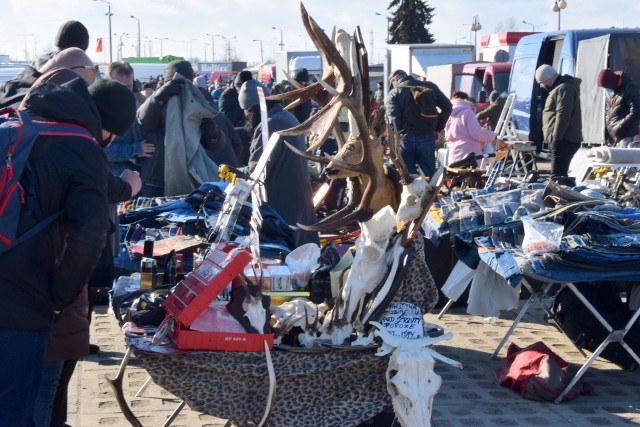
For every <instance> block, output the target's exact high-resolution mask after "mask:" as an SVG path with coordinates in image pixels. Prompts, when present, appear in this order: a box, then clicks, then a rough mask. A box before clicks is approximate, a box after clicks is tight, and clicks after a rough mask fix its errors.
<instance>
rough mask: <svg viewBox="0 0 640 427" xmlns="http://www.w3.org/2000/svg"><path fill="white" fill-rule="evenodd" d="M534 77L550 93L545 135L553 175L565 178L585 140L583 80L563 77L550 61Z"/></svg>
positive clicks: (547, 101) (545, 105) (544, 114)
mask: <svg viewBox="0 0 640 427" xmlns="http://www.w3.org/2000/svg"><path fill="white" fill-rule="evenodd" d="M535 78H536V81H537V82H538V84H539V85H540V88H542V89H543V90H546V91H548V92H549V93H548V94H547V98H546V100H545V103H544V108H543V110H542V134H543V137H544V142H545V143H547V144H548V145H549V149H550V150H551V176H552V177H555V178H557V177H566V176H567V174H568V173H569V165H570V164H571V159H572V158H573V156H574V155H575V154H576V153H577V152H578V149H580V143H581V142H582V116H581V112H580V111H581V110H580V83H581V80H580V79H578V78H576V77H571V76H569V75H566V74H565V75H562V76H560V75H558V72H557V71H556V70H555V69H554V68H553V67H552V66H550V65H548V64H542V65H541V66H540V67H538V69H537V70H536V73H535Z"/></svg>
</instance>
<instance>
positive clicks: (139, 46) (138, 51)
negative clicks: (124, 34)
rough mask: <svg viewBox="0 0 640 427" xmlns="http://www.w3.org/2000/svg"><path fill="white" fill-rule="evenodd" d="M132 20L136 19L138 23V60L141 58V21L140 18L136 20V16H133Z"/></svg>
mask: <svg viewBox="0 0 640 427" xmlns="http://www.w3.org/2000/svg"><path fill="white" fill-rule="evenodd" d="M131 18H133V19H135V20H136V21H138V58H140V46H141V44H140V20H139V19H138V18H136V17H135V16H133V15H131Z"/></svg>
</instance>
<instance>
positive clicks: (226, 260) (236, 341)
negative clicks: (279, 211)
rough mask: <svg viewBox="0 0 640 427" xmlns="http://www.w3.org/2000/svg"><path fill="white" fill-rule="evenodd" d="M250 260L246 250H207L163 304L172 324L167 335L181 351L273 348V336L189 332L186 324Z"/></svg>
mask: <svg viewBox="0 0 640 427" xmlns="http://www.w3.org/2000/svg"><path fill="white" fill-rule="evenodd" d="M250 261H251V254H250V253H249V251H248V250H246V249H240V248H236V247H235V246H233V245H220V246H218V248H216V249H212V250H211V251H209V254H208V255H207V256H206V258H205V259H204V261H203V262H202V264H201V265H200V266H199V267H198V269H197V270H195V271H194V272H193V273H191V274H189V275H188V276H187V277H186V278H185V279H184V280H183V281H182V282H180V283H179V284H178V285H177V286H176V287H175V289H174V290H173V292H172V293H171V294H169V296H168V297H167V300H166V302H165V307H166V309H167V312H168V313H170V314H172V315H173V317H174V320H175V325H174V327H173V328H172V330H171V331H170V336H171V338H172V339H173V341H174V342H175V343H176V345H177V346H178V348H180V349H183V350H187V349H188V350H225V351H264V341H265V340H266V341H267V343H268V344H269V348H273V335H272V334H238V333H226V332H201V331H192V330H190V329H189V325H191V323H193V321H194V320H195V319H196V318H197V317H198V316H199V315H200V313H202V311H203V310H204V309H205V308H206V307H207V306H208V305H209V304H211V301H213V300H214V299H215V298H216V297H217V296H218V295H219V294H220V292H222V290H223V289H224V288H225V287H226V286H227V285H228V284H229V283H231V281H232V280H233V279H234V278H235V277H236V276H237V275H238V274H240V273H241V272H242V271H243V270H244V267H245V266H247V265H248V264H249V262H250Z"/></svg>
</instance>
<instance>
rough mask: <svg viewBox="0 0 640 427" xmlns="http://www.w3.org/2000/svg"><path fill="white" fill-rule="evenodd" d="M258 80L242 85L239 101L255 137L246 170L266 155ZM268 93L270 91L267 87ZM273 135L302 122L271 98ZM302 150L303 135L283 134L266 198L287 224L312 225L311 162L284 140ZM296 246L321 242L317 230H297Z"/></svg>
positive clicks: (269, 174)
mask: <svg viewBox="0 0 640 427" xmlns="http://www.w3.org/2000/svg"><path fill="white" fill-rule="evenodd" d="M258 85H260V83H258V82H257V81H256V80H253V79H251V80H248V81H246V82H245V83H244V84H243V85H242V87H241V88H240V92H239V94H238V101H239V102H240V106H241V107H242V109H243V110H244V114H245V118H246V120H245V128H246V129H247V132H248V133H249V134H250V135H253V136H252V139H251V150H250V154H249V165H248V166H247V167H246V168H245V171H246V172H249V173H251V172H253V170H254V169H255V167H256V165H257V164H258V160H259V159H260V156H261V155H262V149H263V147H262V128H261V126H260V123H261V115H260V105H259V98H258ZM263 90H264V91H265V95H269V91H268V89H266V88H263ZM267 110H268V113H267V114H268V122H267V123H268V126H269V137H271V135H273V133H274V132H278V131H281V130H284V129H290V128H292V127H294V126H296V125H298V124H299V122H298V120H296V118H295V116H294V115H293V114H291V113H290V112H288V111H286V110H285V109H284V108H283V106H282V103H281V102H280V101H272V100H267ZM285 139H286V141H287V142H288V143H289V144H291V145H293V146H294V147H296V148H297V149H298V150H300V151H305V150H306V144H305V140H304V137H303V136H302V135H296V136H286V137H283V136H280V137H279V141H278V142H277V145H276V147H275V149H274V150H273V152H272V153H271V157H270V160H269V162H268V163H267V166H266V179H265V183H264V187H265V191H266V201H267V203H269V205H270V206H271V207H272V208H273V209H274V210H275V211H276V212H278V214H279V215H280V216H281V217H282V219H284V220H285V221H286V222H287V224H289V225H295V224H298V223H300V224H304V225H310V224H314V223H315V222H316V213H315V209H314V207H313V193H312V191H311V177H310V175H309V167H308V165H307V161H306V160H305V159H303V158H302V157H300V156H298V155H297V154H295V153H294V152H293V151H291V150H290V149H289V148H288V147H287V146H286V145H285V144H284V140H285ZM294 239H295V246H296V247H298V246H300V245H303V244H305V243H316V244H318V243H319V238H318V234H317V233H306V232H295V233H294Z"/></svg>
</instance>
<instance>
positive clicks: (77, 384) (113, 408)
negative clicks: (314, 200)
mask: <svg viewBox="0 0 640 427" xmlns="http://www.w3.org/2000/svg"><path fill="white" fill-rule="evenodd" d="M530 313H531V314H528V315H526V316H525V317H524V319H523V321H522V323H521V325H520V326H519V327H518V328H517V329H516V331H515V333H514V334H513V336H512V339H511V340H510V342H515V343H516V344H517V345H519V346H520V347H524V346H527V345H529V344H532V343H534V342H536V341H543V342H544V343H545V344H547V345H548V346H549V347H550V348H551V349H552V350H554V351H555V352H556V353H558V354H559V355H560V356H561V357H562V358H564V359H565V360H567V361H568V362H569V363H571V364H572V366H574V367H576V369H577V367H579V366H580V365H581V364H582V363H583V362H584V361H585V360H586V359H585V358H584V357H583V356H582V355H581V354H580V353H579V352H578V351H577V350H576V349H575V347H573V345H572V344H571V342H570V341H569V340H568V339H567V338H566V337H565V336H564V335H562V334H561V333H559V332H558V331H557V330H556V329H555V328H554V327H553V326H552V325H549V324H546V323H545V322H544V319H543V313H542V311H541V310H538V309H531V310H530ZM501 317H504V319H500V320H498V321H497V322H496V323H495V324H490V323H488V322H485V321H484V319H483V318H481V317H478V316H471V315H468V314H466V313H465V309H464V308H454V309H451V310H450V311H449V313H447V314H446V315H445V316H444V317H443V318H442V319H441V320H437V319H436V317H435V315H431V314H429V315H427V316H426V321H427V322H430V323H437V324H439V325H441V326H443V327H444V328H445V330H446V331H447V332H452V333H453V335H454V337H453V339H452V340H451V341H442V342H440V343H438V344H436V349H437V350H438V351H439V352H440V353H441V354H443V355H445V356H447V357H450V358H452V359H455V360H458V361H460V362H462V364H463V365H464V369H462V370H459V369H455V368H453V367H451V366H448V365H445V364H443V363H441V362H438V363H436V368H435V370H436V372H437V373H438V374H439V375H440V376H441V377H442V387H441V389H440V392H439V393H438V395H437V396H436V397H435V400H434V403H433V414H432V425H433V426H435V427H449V426H451V427H453V426H464V427H475V426H500V425H502V426H510V427H512V426H617V425H635V424H640V372H627V371H623V370H621V369H620V368H618V367H617V366H615V365H613V364H611V363H608V362H606V361H599V360H598V361H596V362H595V363H594V365H592V367H591V368H590V369H589V370H588V371H587V373H586V374H585V376H584V377H583V378H584V380H585V381H588V382H589V383H591V384H592V385H593V387H594V388H595V391H596V394H595V395H593V396H580V397H578V398H577V399H575V400H573V401H570V402H564V403H562V404H560V405H556V404H553V403H542V402H536V401H532V400H525V399H522V398H521V397H520V396H519V395H518V394H516V393H514V392H512V391H511V390H510V389H507V388H504V387H502V386H500V385H499V384H497V383H496V381H495V380H494V373H495V371H496V369H498V368H499V367H500V366H502V365H503V364H504V356H505V353H506V348H505V349H503V350H502V352H501V353H500V355H499V358H498V359H497V360H492V359H491V358H490V355H491V354H492V353H493V350H494V349H495V347H496V346H497V344H498V342H499V341H500V339H501V338H502V336H503V335H504V334H505V332H506V331H507V328H508V327H509V326H510V325H511V319H513V314H511V313H505V314H504V316H501ZM91 329H92V330H91V333H92V342H93V343H96V344H99V345H100V348H101V352H100V353H99V354H98V355H94V356H88V357H86V358H85V359H83V360H82V361H81V362H80V363H79V364H78V366H77V368H76V372H75V374H74V376H73V378H72V380H71V384H70V387H69V417H68V423H69V425H71V426H74V427H92V426H128V425H129V423H128V422H127V421H126V420H125V418H124V416H123V415H122V414H121V412H120V410H119V408H118V405H117V403H116V401H115V398H114V394H113V393H112V391H111V388H110V386H109V385H108V383H107V382H106V381H105V379H104V378H105V375H108V376H109V377H111V378H114V377H115V376H116V374H117V372H118V367H119V365H120V362H121V359H122V357H123V355H124V353H125V351H126V347H125V345H124V339H123V337H122V335H121V333H120V332H119V329H118V326H117V322H116V320H115V318H113V316H110V315H108V314H106V307H103V306H99V307H96V312H95V313H94V318H93V322H92V325H91ZM146 379H147V373H146V371H145V370H144V369H143V368H142V367H141V365H140V364H139V363H138V361H137V360H136V359H135V358H132V359H131V361H130V363H129V367H128V368H127V370H126V375H125V379H124V390H125V396H126V397H127V400H128V401H129V404H130V406H131V408H132V409H133V411H134V413H135V414H136V416H137V417H138V418H139V419H140V421H141V422H142V424H143V425H144V426H145V427H147V426H161V425H163V424H164V422H165V420H166V419H167V417H169V415H170V414H171V413H172V412H173V410H174V408H175V407H176V406H177V404H178V402H179V401H180V399H179V398H177V397H175V396H173V395H171V394H170V393H168V392H166V391H165V390H163V389H162V388H160V387H158V386H156V385H151V386H150V387H149V388H148V389H147V390H146V391H145V393H144V394H143V395H142V396H141V397H134V395H135V393H136V392H137V390H138V389H139V388H140V387H141V386H142V384H143V383H144V381H145V380H146ZM225 422H226V421H225V420H221V419H218V418H215V417H212V416H209V415H204V414H201V413H198V412H195V411H192V410H191V409H189V408H188V407H185V408H184V409H183V410H182V412H181V413H180V415H178V417H177V418H176V420H175V421H174V422H173V424H172V425H173V426H176V427H196V426H203V427H204V426H206V427H219V426H224V425H225ZM395 426H398V424H397V423H396V424H395ZM278 427H280V426H278ZM284 427H289V426H284ZM291 427H293V426H291ZM295 427H305V426H295ZM309 427H315V426H309ZM337 427H339V426H337ZM381 427H382V426H381Z"/></svg>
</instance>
